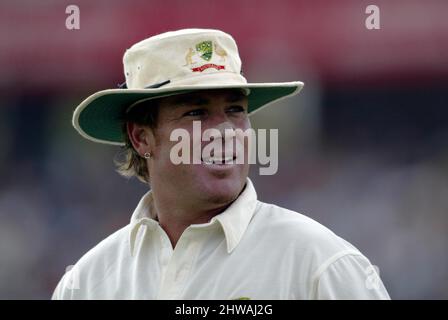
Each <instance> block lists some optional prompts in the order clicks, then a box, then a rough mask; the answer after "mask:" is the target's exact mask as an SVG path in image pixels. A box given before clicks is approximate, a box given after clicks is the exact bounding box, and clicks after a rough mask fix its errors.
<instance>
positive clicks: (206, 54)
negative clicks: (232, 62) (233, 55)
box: [184, 40, 227, 72]
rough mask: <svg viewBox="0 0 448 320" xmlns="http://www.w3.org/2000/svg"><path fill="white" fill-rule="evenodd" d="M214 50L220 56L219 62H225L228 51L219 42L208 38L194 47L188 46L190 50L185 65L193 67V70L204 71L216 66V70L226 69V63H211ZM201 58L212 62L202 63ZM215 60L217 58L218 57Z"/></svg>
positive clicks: (186, 55)
mask: <svg viewBox="0 0 448 320" xmlns="http://www.w3.org/2000/svg"><path fill="white" fill-rule="evenodd" d="M213 52H215V53H216V56H218V57H220V59H219V62H225V60H226V58H227V52H226V51H225V50H224V49H223V48H222V47H221V46H219V45H218V44H217V43H215V42H213V41H210V40H207V41H202V42H200V43H198V44H196V45H195V46H194V48H191V47H190V48H188V51H187V52H186V54H185V64H184V66H190V67H192V68H191V71H193V72H203V71H204V70H207V69H210V68H214V69H216V70H225V69H226V67H225V66H224V65H221V64H216V63H211V62H212V61H211V60H212V58H213ZM199 58H201V59H203V60H205V61H207V62H210V63H206V64H202V65H201V64H200V61H198V59H199ZM213 60H216V58H215V59H213Z"/></svg>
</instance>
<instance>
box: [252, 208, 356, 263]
mask: <svg viewBox="0 0 448 320" xmlns="http://www.w3.org/2000/svg"><path fill="white" fill-rule="evenodd" d="M255 219H258V220H259V221H258V222H259V223H258V224H259V226H260V227H262V228H263V229H265V231H269V232H270V233H271V234H275V235H276V238H277V240H279V241H281V242H286V243H290V244H295V245H296V246H298V247H299V248H303V249H305V248H306V249H307V250H312V251H314V254H316V255H318V256H322V257H323V258H324V257H325V256H328V255H331V254H332V253H336V252H342V251H347V252H352V253H356V254H358V253H359V254H360V252H359V250H358V249H357V248H356V247H355V246H354V245H352V244H351V243H349V242H348V241H346V240H345V239H343V238H341V237H340V236H338V235H336V234H335V233H334V232H333V231H331V230H330V229H329V228H327V227H326V226H324V225H322V224H321V223H319V222H317V221H316V220H314V219H312V218H310V217H308V216H306V215H304V214H301V213H298V212H296V211H293V210H289V209H286V208H282V207H280V206H277V205H274V204H268V203H264V202H261V201H258V204H257V209H256V214H255ZM255 219H254V220H255Z"/></svg>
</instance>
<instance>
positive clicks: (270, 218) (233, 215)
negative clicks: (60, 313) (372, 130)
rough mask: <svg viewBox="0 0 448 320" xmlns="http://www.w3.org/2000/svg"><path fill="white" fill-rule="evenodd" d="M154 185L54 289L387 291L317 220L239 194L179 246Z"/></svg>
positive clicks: (150, 295) (243, 293) (354, 295)
mask: <svg viewBox="0 0 448 320" xmlns="http://www.w3.org/2000/svg"><path fill="white" fill-rule="evenodd" d="M151 201H152V194H151V191H150V192H148V193H147V194H145V195H144V196H143V198H142V199H141V200H140V203H139V204H138V206H137V208H136V209H135V211H134V213H133V215H132V218H131V222H130V224H129V225H127V226H126V227H124V228H122V229H120V230H118V231H117V232H115V233H114V234H112V235H111V236H109V237H108V238H106V239H105V240H103V241H102V242H100V243H99V244H98V245H97V246H96V247H94V248H93V249H91V250H90V251H89V252H87V253H86V254H85V255H84V256H83V257H82V258H81V259H80V260H79V261H78V262H77V263H76V265H75V266H74V267H73V269H72V270H71V271H69V272H67V273H66V274H65V275H64V277H63V278H62V280H61V281H60V282H59V284H58V286H57V288H56V290H55V292H54V294H53V299H223V300H228V299H238V298H242V297H245V298H250V299H389V295H388V293H387V291H386V289H385V287H384V285H383V283H382V281H381V280H380V278H379V276H378V274H377V273H376V270H375V268H373V266H372V265H371V264H370V262H369V260H368V259H367V258H366V257H365V256H363V255H362V254H361V253H360V252H359V251H358V250H357V249H356V248H355V247H354V246H353V245H351V244H350V243H348V242H347V241H345V240H344V239H342V238H340V237H338V236H337V235H335V234H334V233H333V232H332V231H330V230H329V229H327V228H326V227H324V226H322V225H321V224H319V223H318V222H316V221H314V220H312V219H310V218H308V217H306V216H304V215H302V214H300V213H297V212H294V211H290V210H287V209H284V208H281V207H278V206H275V205H272V204H266V203H263V202H260V201H258V200H257V194H256V192H255V189H254V187H253V184H252V182H251V181H250V179H247V184H246V187H245V189H244V191H243V192H242V193H241V195H240V196H239V197H238V198H237V199H236V200H235V201H234V202H233V203H232V204H231V205H230V206H229V207H228V208H227V209H226V210H225V211H224V212H222V213H221V214H219V215H217V216H215V217H214V218H213V219H211V220H210V222H208V223H205V224H197V225H191V226H190V227H188V228H187V229H186V230H185V231H184V233H183V234H182V236H181V237H180V239H179V241H178V242H177V244H176V247H175V248H174V249H173V248H172V246H171V243H170V240H169V239H168V236H167V234H166V233H165V231H164V230H163V229H162V228H161V227H160V225H159V223H158V222H157V221H156V220H154V219H153V218H152V217H151V216H150V215H151V213H150V212H149V211H150V210H149V208H150V203H151Z"/></svg>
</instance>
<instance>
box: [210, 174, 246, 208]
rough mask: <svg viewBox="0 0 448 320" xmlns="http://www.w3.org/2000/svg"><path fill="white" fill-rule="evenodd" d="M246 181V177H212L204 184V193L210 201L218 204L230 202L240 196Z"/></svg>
mask: <svg viewBox="0 0 448 320" xmlns="http://www.w3.org/2000/svg"><path fill="white" fill-rule="evenodd" d="M245 183H246V179H245V178H239V179H210V181H208V182H207V183H205V185H204V186H203V189H204V190H203V191H204V192H203V195H204V196H205V197H206V199H207V201H208V202H210V203H213V204H216V205H224V204H228V203H230V202H232V201H234V200H235V199H236V198H237V197H238V195H239V194H240V192H241V190H242V189H243V187H244V185H245Z"/></svg>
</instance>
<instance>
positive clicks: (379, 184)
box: [0, 0, 448, 299]
mask: <svg viewBox="0 0 448 320" xmlns="http://www.w3.org/2000/svg"><path fill="white" fill-rule="evenodd" d="M70 4H75V5H77V6H78V7H79V9H80V29H79V30H68V29H67V28H66V19H67V17H68V16H69V14H67V13H66V7H67V6H68V5H70ZM370 4H375V5H377V6H378V7H379V9H380V29H379V30H368V29H367V28H366V26H365V21H366V19H367V17H368V14H366V13H365V10H366V7H367V6H368V5H370ZM447 12H448V2H447V1H445V0H440V1H435V0H431V1H423V0H421V1H416V0H406V1H405V0H403V1H398V0H397V1H378V0H374V1H360V0H339V1H320V0H314V1H297V0H294V1H293V0H291V1H284V0H276V1H273V0H257V1H250V0H247V1H240V0H225V1H210V0H207V1H181V0H179V1H174V0H163V1H154V0H153V1H151V0H144V1H117V0H107V1H105V0H103V1H87V0H71V1H49V0H41V1H25V0H16V1H12V0H3V1H1V2H0V75H1V76H0V97H1V98H0V118H1V121H0V146H1V148H0V150H1V152H0V177H1V179H0V298H2V299H49V298H50V297H51V294H52V292H53V290H54V288H55V286H56V284H57V283H58V281H59V279H60V278H61V276H62V275H63V273H64V272H65V268H66V267H67V266H68V265H72V264H74V263H75V262H76V261H77V260H78V259H79V258H80V257H81V256H82V255H83V254H84V253H85V252H86V251H88V250H89V249H91V248H92V247H93V246H94V245H96V244H97V243H98V242H99V241H101V240H102V239H104V238H105V237H107V236H108V235H109V234H111V233H113V232H114V231H116V230H117V229H119V228H121V227H123V226H124V225H126V224H127V223H128V222H129V219H130V216H131V214H132V212H133V210H134V208H135V206H136V205H137V203H138V201H139V199H140V197H141V196H142V195H143V194H144V193H145V192H146V191H147V186H145V185H143V184H142V183H140V182H138V181H137V180H136V179H131V180H125V179H124V178H122V177H120V176H119V175H118V174H117V173H116V172H115V167H114V163H113V159H114V157H115V156H116V155H117V153H118V152H119V151H120V150H119V148H118V147H113V146H107V145H100V144H95V143H93V142H90V141H87V140H85V139H83V138H82V137H81V136H80V135H78V134H77V133H76V131H75V130H74V129H73V128H72V126H71V117H72V113H73V110H74V108H75V107H76V106H77V104H78V103H80V102H81V101H82V100H83V99H84V98H86V97H87V96H88V95H90V94H92V93H94V92H96V91H99V90H102V89H106V88H115V87H116V86H117V84H119V83H122V82H123V81H124V75H123V71H122V55H123V53H124V51H125V49H126V48H129V47H130V46H131V45H132V44H133V43H135V42H137V41H139V40H142V39H144V38H147V37H149V36H151V35H154V34H157V33H160V32H164V31H169V30H175V29H179V28H188V27H206V28H218V29H222V30H224V31H226V32H228V33H230V34H232V35H233V36H234V38H235V39H236V41H237V43H238V45H239V50H240V54H241V57H242V60H243V69H244V73H245V76H246V78H248V79H249V81H251V82H274V81H292V80H301V81H303V82H305V87H304V89H303V91H302V93H301V94H300V95H299V96H297V97H295V98H293V99H289V100H287V101H284V102H281V103H278V104H277V105H274V106H272V107H271V108H268V109H264V110H263V111H262V112H259V113H258V114H256V115H254V116H253V117H252V125H253V126H254V127H255V128H278V129H279V151H280V154H279V170H278V172H277V174H276V175H274V176H259V175H258V169H257V167H253V168H252V169H253V170H252V172H251V178H252V180H253V181H254V183H255V186H256V188H257V192H258V197H259V199H260V200H262V201H264V202H274V203H276V204H278V205H280V206H283V207H287V208H290V209H293V210H296V211H298V212H300V213H303V214H305V215H307V216H310V217H311V218H313V219H315V220H317V221H318V222H320V223H322V224H324V225H325V226H327V227H329V228H330V229H331V230H333V231H334V232H335V233H336V234H338V235H340V236H341V237H343V238H345V239H346V240H348V241H349V242H351V243H353V244H354V245H355V246H356V247H358V248H359V249H360V250H361V251H362V252H363V253H364V254H365V255H366V256H367V257H368V258H369V259H370V260H371V262H372V264H375V265H377V266H378V267H379V269H380V273H381V277H382V279H383V281H384V283H385V285H386V287H387V289H388V291H389V293H390V295H391V297H392V298H393V299H447V298H448V255H447V253H448V248H447V247H448V245H447V244H448V232H447V231H448V216H447V213H448V148H447V143H446V141H447V138H448V108H447V107H448V106H447V102H448V90H447V89H448V58H447V57H448V41H447V40H448V19H447V16H446V15H447Z"/></svg>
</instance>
